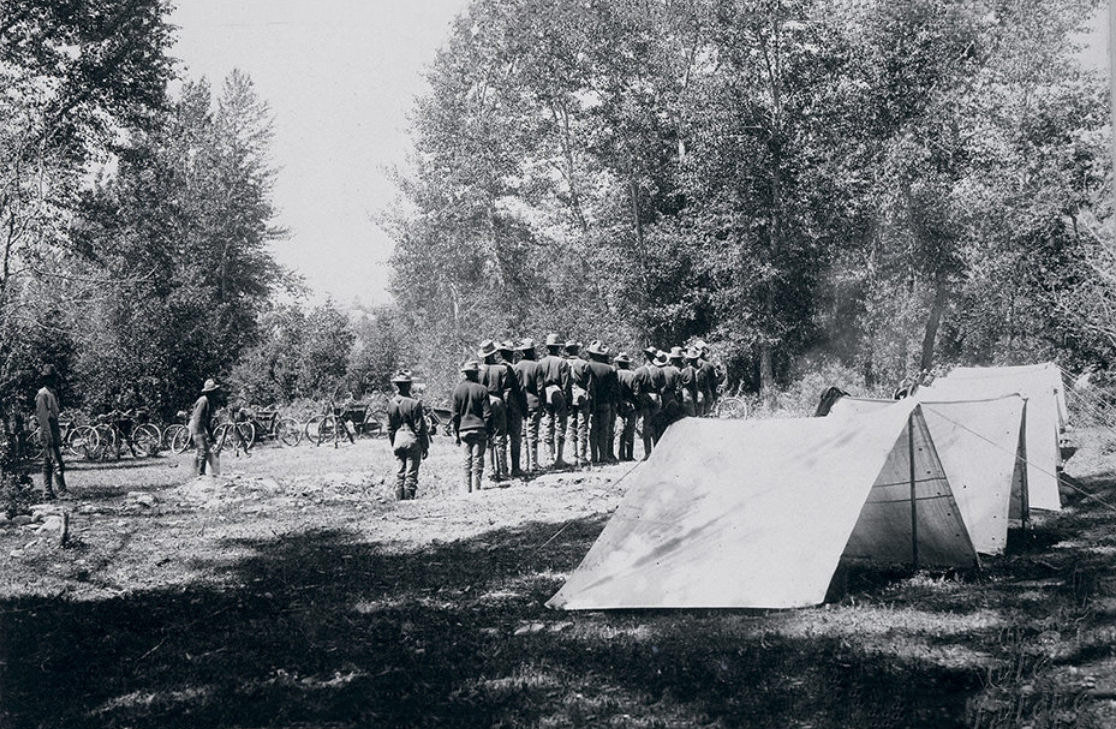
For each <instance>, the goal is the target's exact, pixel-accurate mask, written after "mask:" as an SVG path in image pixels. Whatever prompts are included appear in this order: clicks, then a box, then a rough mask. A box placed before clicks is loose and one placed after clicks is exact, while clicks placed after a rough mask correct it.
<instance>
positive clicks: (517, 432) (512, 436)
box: [507, 404, 538, 474]
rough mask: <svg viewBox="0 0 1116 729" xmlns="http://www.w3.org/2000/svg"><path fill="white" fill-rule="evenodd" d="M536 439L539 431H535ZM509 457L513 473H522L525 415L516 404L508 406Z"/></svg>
mask: <svg viewBox="0 0 1116 729" xmlns="http://www.w3.org/2000/svg"><path fill="white" fill-rule="evenodd" d="M535 435H536V439H537V437H538V431H535ZM507 441H508V455H509V456H510V457H511V472H512V473H516V474H518V473H520V471H521V470H522V468H521V465H522V464H521V458H520V456H521V455H522V453H523V413H521V412H519V407H518V406H517V405H515V404H511V405H509V406H508V437H507Z"/></svg>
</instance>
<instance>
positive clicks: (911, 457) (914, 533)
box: [907, 407, 918, 570]
mask: <svg viewBox="0 0 1116 729" xmlns="http://www.w3.org/2000/svg"><path fill="white" fill-rule="evenodd" d="M917 409H918V408H917V407H916V408H915V409H914V410H911V414H910V415H909V416H908V417H907V461H908V463H909V465H910V477H911V560H912V562H914V568H915V569H916V570H917V569H918V498H917V493H916V488H917V483H918V482H917V480H916V478H915V445H914V423H915V418H914V416H915V411H916V410H917Z"/></svg>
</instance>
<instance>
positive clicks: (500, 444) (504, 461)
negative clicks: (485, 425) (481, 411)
mask: <svg viewBox="0 0 1116 729" xmlns="http://www.w3.org/2000/svg"><path fill="white" fill-rule="evenodd" d="M488 405H489V407H490V408H492V432H491V433H490V434H489V436H488V453H489V458H490V459H491V463H490V464H489V465H490V466H491V467H492V477H493V478H495V479H496V480H500V479H503V478H504V477H505V476H507V475H508V458H507V450H508V408H507V406H506V405H505V404H504V401H503V400H502V399H501V398H498V397H496V396H495V395H489V396H488Z"/></svg>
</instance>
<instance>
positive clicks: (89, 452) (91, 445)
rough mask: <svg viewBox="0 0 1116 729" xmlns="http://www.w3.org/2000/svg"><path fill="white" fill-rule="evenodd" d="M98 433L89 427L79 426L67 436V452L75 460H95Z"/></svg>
mask: <svg viewBox="0 0 1116 729" xmlns="http://www.w3.org/2000/svg"><path fill="white" fill-rule="evenodd" d="M97 442H98V438H97V431H96V430H94V429H93V428H91V427H89V426H88V425H79V426H78V427H76V428H74V429H73V430H71V431H70V434H69V435H68V436H66V450H68V451H69V452H70V455H72V456H73V457H74V458H93V454H94V453H95V452H96V451H97Z"/></svg>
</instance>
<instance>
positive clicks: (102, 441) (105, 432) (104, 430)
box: [93, 423, 120, 461]
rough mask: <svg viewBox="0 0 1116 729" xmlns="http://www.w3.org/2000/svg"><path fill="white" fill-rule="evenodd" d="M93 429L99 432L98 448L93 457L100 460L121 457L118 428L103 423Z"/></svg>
mask: <svg viewBox="0 0 1116 729" xmlns="http://www.w3.org/2000/svg"><path fill="white" fill-rule="evenodd" d="M93 430H94V431H95V432H96V433H97V448H96V450H95V451H94V456H93V457H94V458H95V459H96V460H98V461H108V460H113V459H118V458H120V439H119V436H117V434H116V428H114V427H112V426H111V425H106V424H104V423H102V424H101V425H98V426H96V427H95V428H94V429H93Z"/></svg>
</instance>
